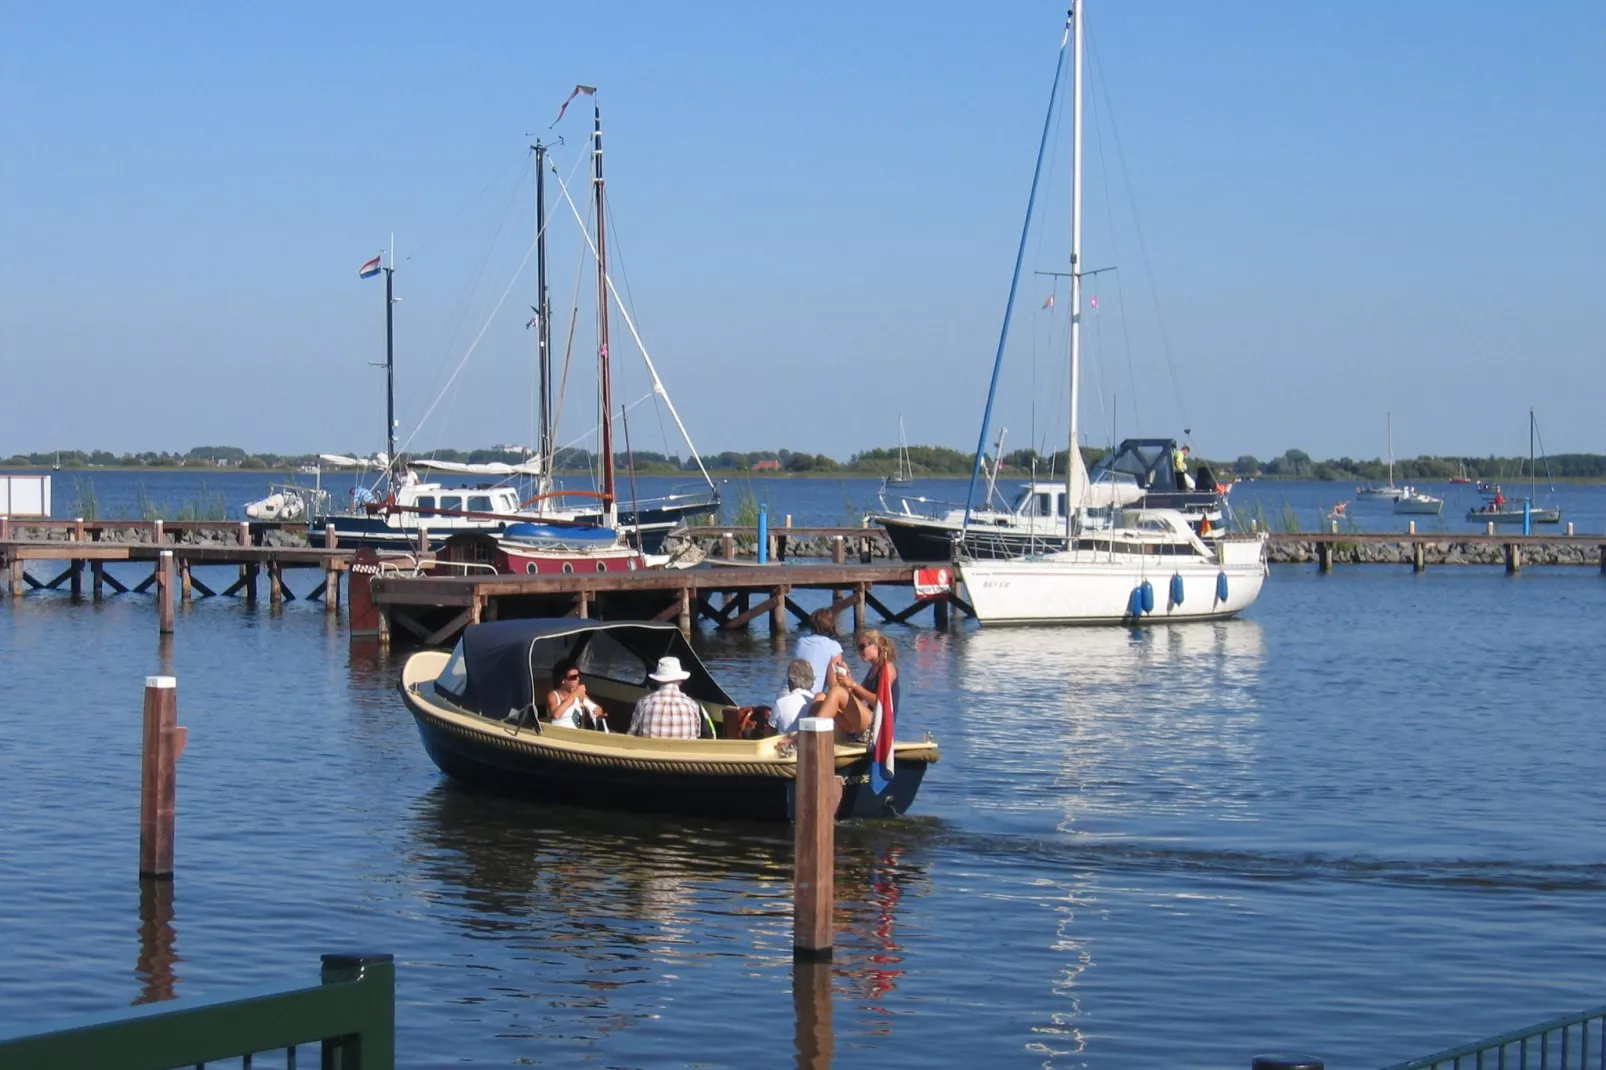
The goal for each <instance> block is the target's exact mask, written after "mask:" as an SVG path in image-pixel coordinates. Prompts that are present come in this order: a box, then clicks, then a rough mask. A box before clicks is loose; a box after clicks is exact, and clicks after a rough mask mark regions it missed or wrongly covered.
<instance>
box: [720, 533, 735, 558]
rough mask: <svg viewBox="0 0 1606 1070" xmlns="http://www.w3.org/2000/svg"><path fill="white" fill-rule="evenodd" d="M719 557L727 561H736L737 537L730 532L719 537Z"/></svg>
mask: <svg viewBox="0 0 1606 1070" xmlns="http://www.w3.org/2000/svg"><path fill="white" fill-rule="evenodd" d="M719 556H720V557H723V558H724V559H725V560H727V561H734V560H735V559H736V536H735V535H733V534H732V533H730V532H728V531H727V532H725V534H723V535H721V536H720V537H719Z"/></svg>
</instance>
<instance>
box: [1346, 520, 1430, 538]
mask: <svg viewBox="0 0 1606 1070" xmlns="http://www.w3.org/2000/svg"><path fill="white" fill-rule="evenodd" d="M1333 524H1334V525H1335V526H1336V525H1337V524H1338V521H1336V520H1335V521H1333ZM1406 530H1407V531H1409V532H1410V533H1411V534H1412V535H1415V534H1416V521H1415V520H1411V521H1407V523H1406Z"/></svg>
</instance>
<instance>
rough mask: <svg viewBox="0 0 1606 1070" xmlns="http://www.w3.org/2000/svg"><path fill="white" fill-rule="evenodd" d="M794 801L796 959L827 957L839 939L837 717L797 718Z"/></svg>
mask: <svg viewBox="0 0 1606 1070" xmlns="http://www.w3.org/2000/svg"><path fill="white" fill-rule="evenodd" d="M795 783H796V787H795V789H794V791H795V794H794V796H793V801H792V850H793V861H792V960H793V961H794V962H829V961H830V960H831V951H832V945H833V944H834V942H835V940H834V937H833V934H832V932H831V913H832V908H833V907H835V905H836V809H837V805H838V803H839V802H840V801H841V798H842V782H841V781H840V780H838V779H837V775H836V722H835V721H833V720H831V719H830V718H829V717H805V718H803V719H802V720H800V721H798V723H797V780H796V782H795Z"/></svg>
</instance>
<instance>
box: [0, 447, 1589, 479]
mask: <svg viewBox="0 0 1606 1070" xmlns="http://www.w3.org/2000/svg"><path fill="white" fill-rule="evenodd" d="M1107 452H1109V451H1108V450H1103V449H1097V448H1093V447H1088V446H1084V447H1082V459H1083V462H1084V463H1085V464H1087V465H1088V466H1089V467H1091V466H1093V465H1094V464H1095V463H1097V462H1098V460H1099V459H1100V458H1101V457H1103V456H1104V454H1106V453H1107ZM906 453H907V455H908V460H909V467H910V469H911V470H912V471H913V473H914V475H915V476H916V477H920V476H928V477H939V476H968V475H969V474H970V472H971V469H972V468H973V467H974V466H975V462H976V455H975V454H974V453H966V452H963V451H960V450H955V449H949V448H948V447H946V446H909V447H908V448H907V450H906ZM353 456H361V453H360V452H358V453H355V454H353ZM417 456H420V457H421V456H426V455H424V454H419V455H417ZM427 456H429V457H433V458H436V459H438V460H443V461H459V462H464V463H468V464H487V463H490V462H494V461H502V462H505V463H509V464H514V463H518V462H520V461H523V460H527V459H528V458H529V456H530V451H528V450H526V449H522V448H519V447H502V446H491V447H486V448H482V449H472V450H453V449H443V450H436V451H434V452H432V453H429V454H427ZM899 456H900V454H899V448H898V447H896V446H893V447H886V448H881V449H872V450H863V451H861V452H859V453H855V454H853V455H852V456H851V457H849V458H848V460H846V461H838V460H837V459H835V458H834V457H829V456H827V455H826V454H823V453H808V452H801V451H793V450H785V449H783V450H749V451H746V452H742V451H738V450H725V451H723V452H721V453H708V454H704V455H703V456H702V463H703V467H705V468H707V469H708V470H709V471H710V472H745V473H758V474H763V473H765V472H774V473H779V474H796V475H804V474H811V473H821V472H833V473H840V474H842V475H870V476H881V475H888V474H891V473H892V472H894V471H896V470H897V468H898V465H899ZM1067 456H1068V454H1067V452H1066V451H1065V450H1060V451H1058V452H1056V453H1053V454H1040V453H1038V452H1037V451H1036V450H1032V449H1017V450H1012V451H1010V452H1008V453H1006V454H1004V459H1003V471H1004V472H1005V473H1006V474H1008V475H1010V476H1015V477H1019V476H1030V475H1036V476H1048V475H1060V474H1063V473H1064V471H1065V459H1066V457H1067ZM405 459H406V458H405V457H404V460H405ZM1195 460H1196V461H1197V462H1199V463H1204V464H1209V465H1210V466H1211V467H1212V468H1214V469H1215V470H1216V471H1218V472H1220V473H1222V474H1225V475H1232V476H1238V477H1244V476H1251V477H1255V478H1277V479H1318V480H1331V481H1341V482H1348V481H1356V480H1358V481H1362V482H1366V481H1373V482H1378V481H1382V480H1385V479H1387V478H1388V462H1386V461H1384V460H1382V459H1378V458H1374V459H1372V460H1356V459H1354V458H1351V457H1339V458H1336V459H1332V460H1322V461H1318V460H1314V459H1312V457H1311V455H1310V454H1308V453H1306V452H1305V451H1304V450H1300V449H1291V450H1288V451H1286V452H1284V453H1283V454H1281V455H1280V456H1277V457H1273V458H1270V459H1269V460H1264V461H1263V460H1260V459H1259V458H1257V457H1254V456H1251V455H1248V454H1245V455H1244V456H1241V457H1239V458H1238V459H1237V460H1235V461H1232V462H1231V463H1228V462H1226V461H1209V460H1206V459H1204V458H1196V459H1195ZM632 461H633V463H634V465H635V469H636V471H637V472H638V473H641V474H643V475H677V474H680V473H683V472H695V471H696V470H697V463H696V461H695V460H693V459H691V458H683V457H681V456H680V455H678V454H665V453H658V452H654V451H652V450H636V451H635V453H634V457H633V458H632V456H631V455H630V454H628V453H624V452H621V453H616V454H615V455H614V464H615V465H616V466H617V467H618V469H619V470H620V471H621V472H622V471H625V470H626V469H627V468H628V467H629V466H630V465H631V464H632ZM990 461H991V458H989V463H990ZM56 463H60V465H61V466H62V467H63V468H86V467H95V468H202V469H207V468H239V469H248V470H251V469H257V470H269V469H279V470H286V469H294V468H297V467H299V466H303V465H314V464H317V463H318V456H317V454H312V453H304V454H279V453H247V452H246V451H245V450H243V449H241V448H240V447H238V446H196V447H194V448H193V449H190V450H187V451H186V452H184V453H168V452H166V451H163V452H153V451H147V452H143V453H122V454H116V453H111V452H109V451H107V450H62V451H60V452H59V453H57V452H56V451H53V450H52V451H49V452H35V453H18V454H13V455H12V456H10V457H6V458H3V459H0V464H3V465H5V466H6V467H10V468H22V467H47V468H48V467H50V466H51V465H53V464H56ZM1537 464H1538V469H1539V477H1540V478H1541V479H1542V478H1544V477H1545V475H1546V472H1547V471H1548V472H1549V474H1550V475H1551V476H1553V477H1554V478H1557V479H1606V454H1598V453H1563V454H1558V455H1556V456H1554V457H1550V458H1548V459H1546V458H1541V459H1540V460H1539V461H1538V462H1537ZM555 467H556V468H557V469H558V470H559V471H565V472H586V471H594V470H595V469H596V467H597V457H596V454H594V453H592V452H591V451H588V450H580V449H566V450H560V451H559V452H558V455H557V458H556V465H555ZM1527 473H1528V458H1526V457H1494V456H1490V457H1411V458H1405V459H1401V460H1396V461H1395V462H1394V479H1395V482H1397V483H1399V482H1406V483H1409V482H1432V481H1443V480H1446V479H1450V478H1452V477H1454V476H1459V475H1463V474H1464V475H1465V476H1466V477H1467V478H1469V479H1507V480H1509V479H1515V478H1517V477H1519V476H1521V477H1523V478H1526V477H1527Z"/></svg>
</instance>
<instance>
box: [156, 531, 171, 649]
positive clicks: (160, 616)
mask: <svg viewBox="0 0 1606 1070" xmlns="http://www.w3.org/2000/svg"><path fill="white" fill-rule="evenodd" d="M156 632H157V634H158V635H172V634H173V551H172V550H163V551H162V552H161V553H159V554H157V555H156Z"/></svg>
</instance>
